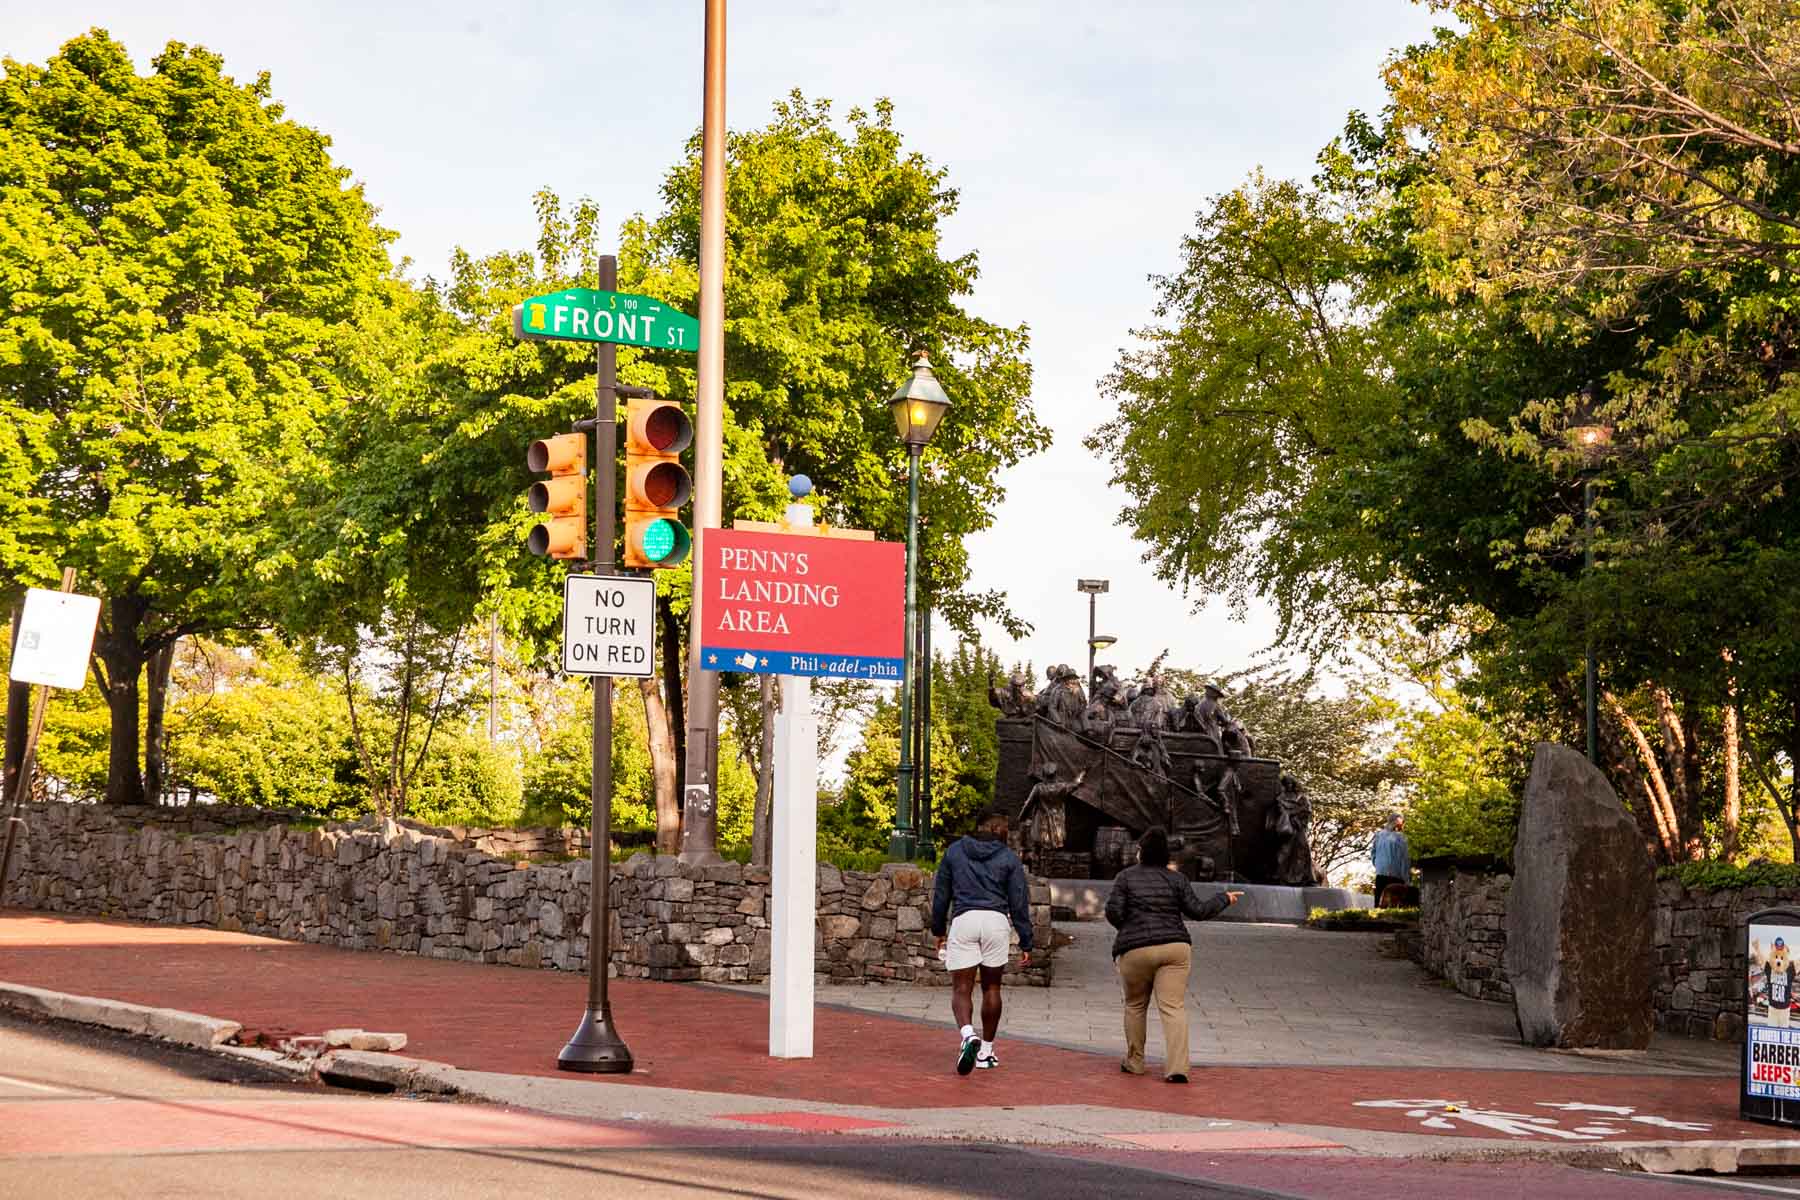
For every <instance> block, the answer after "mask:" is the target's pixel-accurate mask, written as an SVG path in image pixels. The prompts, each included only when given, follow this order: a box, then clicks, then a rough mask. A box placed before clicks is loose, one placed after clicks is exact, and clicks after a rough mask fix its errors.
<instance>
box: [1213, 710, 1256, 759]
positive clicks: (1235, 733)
mask: <svg viewBox="0 0 1800 1200" xmlns="http://www.w3.org/2000/svg"><path fill="white" fill-rule="evenodd" d="M1222 711H1223V710H1221V712H1222ZM1220 740H1221V741H1222V742H1223V744H1224V747H1225V753H1227V754H1229V755H1231V756H1232V757H1233V758H1253V757H1255V755H1256V743H1255V742H1254V741H1252V740H1251V738H1250V731H1249V730H1248V729H1245V728H1244V723H1243V722H1242V721H1240V720H1238V719H1237V718H1236V717H1234V716H1231V715H1229V714H1226V716H1225V730H1224V733H1223V734H1222V735H1221V738H1220Z"/></svg>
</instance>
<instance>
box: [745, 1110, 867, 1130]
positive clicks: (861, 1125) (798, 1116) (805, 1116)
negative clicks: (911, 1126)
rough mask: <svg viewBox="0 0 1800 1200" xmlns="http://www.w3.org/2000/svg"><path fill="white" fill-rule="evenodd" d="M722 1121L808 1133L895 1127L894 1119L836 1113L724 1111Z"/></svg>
mask: <svg viewBox="0 0 1800 1200" xmlns="http://www.w3.org/2000/svg"><path fill="white" fill-rule="evenodd" d="M719 1119H720V1120H721V1121H744V1122H747V1123H748V1124H752V1125H777V1126H780V1127H781V1128H783V1129H798V1130H802V1131H804V1132H806V1133H850V1132H853V1131H855V1130H858V1129H893V1128H896V1124H895V1122H893V1121H869V1120H865V1119H863V1118H862V1117H840V1116H838V1115H837V1114H835V1113H815V1112H767V1113H722V1114H720V1116H719Z"/></svg>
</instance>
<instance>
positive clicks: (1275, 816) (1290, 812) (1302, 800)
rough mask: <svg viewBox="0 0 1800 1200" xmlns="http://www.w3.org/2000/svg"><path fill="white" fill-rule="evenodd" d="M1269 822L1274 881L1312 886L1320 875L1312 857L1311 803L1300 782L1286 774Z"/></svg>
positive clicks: (1270, 812)
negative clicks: (1272, 843) (1272, 845)
mask: <svg viewBox="0 0 1800 1200" xmlns="http://www.w3.org/2000/svg"><path fill="white" fill-rule="evenodd" d="M1269 821H1270V824H1271V825H1272V826H1273V828H1272V829H1271V830H1270V832H1271V833H1273V834H1274V835H1275V840H1276V851H1275V874H1276V878H1277V880H1278V881H1279V882H1281V883H1286V884H1291V885H1293V886H1294V887H1311V886H1313V885H1314V884H1315V883H1317V882H1318V874H1319V872H1318V868H1317V866H1315V865H1314V863H1313V856H1312V801H1310V800H1308V799H1307V798H1306V792H1305V791H1304V790H1302V788H1301V787H1300V781H1299V780H1298V779H1295V778H1294V777H1293V776H1292V775H1289V774H1286V773H1285V772H1284V773H1283V774H1282V776H1281V791H1280V792H1278V793H1277V794H1276V801H1275V807H1274V808H1272V809H1270V810H1269Z"/></svg>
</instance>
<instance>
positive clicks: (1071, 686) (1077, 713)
mask: <svg viewBox="0 0 1800 1200" xmlns="http://www.w3.org/2000/svg"><path fill="white" fill-rule="evenodd" d="M1044 674H1045V675H1046V676H1047V677H1048V678H1049V680H1050V686H1049V687H1047V688H1045V689H1044V690H1043V691H1042V692H1040V693H1038V698H1037V711H1038V715H1039V716H1042V717H1049V718H1050V719H1051V720H1052V721H1055V722H1056V723H1057V724H1058V725H1062V726H1064V727H1065V728H1069V729H1074V728H1077V727H1078V726H1079V725H1080V723H1081V713H1082V710H1083V709H1085V708H1087V697H1086V695H1085V694H1084V693H1083V692H1082V690H1081V675H1080V673H1079V672H1077V671H1075V670H1074V669H1073V668H1072V667H1070V666H1069V665H1068V664H1067V663H1058V664H1056V665H1055V666H1053V667H1051V668H1049V670H1047V671H1046V672H1045V673H1044Z"/></svg>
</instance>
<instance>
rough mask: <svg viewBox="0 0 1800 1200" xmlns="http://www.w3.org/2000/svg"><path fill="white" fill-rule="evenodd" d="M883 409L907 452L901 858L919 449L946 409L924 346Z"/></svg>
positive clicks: (907, 846)
mask: <svg viewBox="0 0 1800 1200" xmlns="http://www.w3.org/2000/svg"><path fill="white" fill-rule="evenodd" d="M888 409H889V410H890V411H891V412H892V413H893V414H894V428H895V429H896V430H897V431H898V432H899V434H900V440H901V442H903V443H905V445H906V457H907V462H906V643H905V655H906V657H905V659H904V664H905V666H904V669H903V670H902V672H901V678H900V767H899V770H898V771H896V772H895V776H896V778H895V781H894V782H895V784H896V790H895V795H894V836H893V838H892V840H891V841H889V843H888V857H889V858H890V859H893V860H895V861H897V862H906V861H908V860H910V859H911V858H912V857H913V855H914V853H915V852H916V850H917V846H916V844H915V842H914V832H913V819H912V797H913V757H912V740H913V739H912V693H913V670H914V666H913V658H914V657H915V655H914V644H915V643H916V641H917V640H918V620H919V611H918V593H919V455H920V454H922V453H924V450H925V445H926V443H927V442H929V441H931V435H932V434H934V433H936V432H937V427H938V423H939V422H940V421H942V420H943V419H944V414H945V413H946V412H947V411H949V409H950V398H949V397H948V396H946V395H944V389H943V388H942V387H941V386H939V384H938V381H937V376H936V375H935V374H934V373H933V372H932V370H931V359H930V358H929V356H927V355H926V353H925V352H924V351H923V350H921V351H919V353H918V354H917V355H916V356H915V357H914V359H913V369H912V374H911V375H910V376H908V377H907V380H906V382H905V383H903V384H901V385H900V387H899V389H898V390H896V391H895V392H894V394H893V395H892V396H890V397H888Z"/></svg>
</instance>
